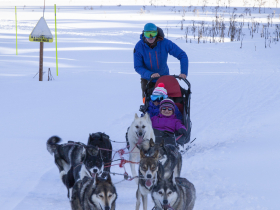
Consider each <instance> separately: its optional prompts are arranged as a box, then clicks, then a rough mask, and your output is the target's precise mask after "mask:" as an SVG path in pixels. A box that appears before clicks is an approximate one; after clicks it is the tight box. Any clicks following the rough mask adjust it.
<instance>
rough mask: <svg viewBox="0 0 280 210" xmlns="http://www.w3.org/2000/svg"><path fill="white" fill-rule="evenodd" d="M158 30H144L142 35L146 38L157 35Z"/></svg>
mask: <svg viewBox="0 0 280 210" xmlns="http://www.w3.org/2000/svg"><path fill="white" fill-rule="evenodd" d="M157 34H158V32H157V31H144V36H145V37H146V38H150V37H152V38H155V37H156V36H157Z"/></svg>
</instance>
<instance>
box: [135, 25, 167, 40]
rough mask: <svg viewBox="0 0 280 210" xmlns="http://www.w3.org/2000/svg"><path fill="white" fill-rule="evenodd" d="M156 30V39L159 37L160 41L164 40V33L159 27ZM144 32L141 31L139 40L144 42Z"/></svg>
mask: <svg viewBox="0 0 280 210" xmlns="http://www.w3.org/2000/svg"><path fill="white" fill-rule="evenodd" d="M157 29H158V35H157V37H161V38H162V39H163V38H164V33H163V30H162V29H161V28H160V27H157ZM144 38H145V37H144V30H143V31H142V34H141V35H140V39H142V40H143V41H144Z"/></svg>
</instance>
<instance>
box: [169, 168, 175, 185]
mask: <svg viewBox="0 0 280 210" xmlns="http://www.w3.org/2000/svg"><path fill="white" fill-rule="evenodd" d="M168 181H169V182H171V183H173V184H175V185H176V181H175V177H174V171H173V172H172V174H171V176H170V177H169V179H168Z"/></svg>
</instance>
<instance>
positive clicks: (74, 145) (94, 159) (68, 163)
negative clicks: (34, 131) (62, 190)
mask: <svg viewBox="0 0 280 210" xmlns="http://www.w3.org/2000/svg"><path fill="white" fill-rule="evenodd" d="M59 142H61V138H59V137H57V136H52V137H51V138H49V139H48V141H47V150H48V151H49V152H50V153H51V154H54V160H55V164H56V165H57V167H58V169H59V172H60V178H61V180H62V182H63V184H64V185H65V186H66V187H67V191H68V198H71V191H72V187H73V186H74V183H75V182H76V181H77V180H81V179H83V177H84V176H94V175H95V174H96V173H97V172H98V171H101V169H102V167H103V165H102V164H100V163H102V159H101V158H99V159H98V157H99V156H98V155H97V154H98V148H96V147H93V146H86V145H84V144H83V143H80V142H73V141H69V142H68V143H65V144H58V143H59ZM97 169H98V170H97Z"/></svg>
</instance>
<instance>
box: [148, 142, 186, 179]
mask: <svg viewBox="0 0 280 210" xmlns="http://www.w3.org/2000/svg"><path fill="white" fill-rule="evenodd" d="M155 151H158V152H159V162H160V163H161V164H162V166H163V168H164V178H165V179H167V178H169V177H170V176H171V174H172V173H173V171H174V177H179V176H180V174H181V169H182V155H181V153H180V152H179V151H178V149H177V148H176V147H175V146H174V145H171V144H166V145H165V143H164V139H162V141H161V143H160V144H155V143H154V141H153V140H152V139H151V140H150V149H149V150H148V151H147V153H146V156H147V155H149V156H150V155H153V154H154V153H155Z"/></svg>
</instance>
